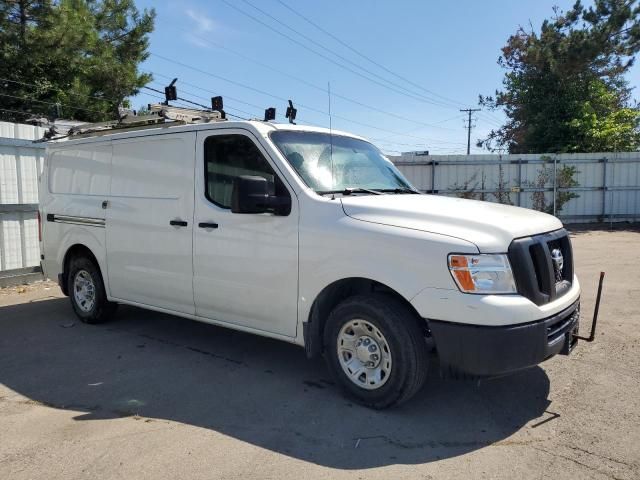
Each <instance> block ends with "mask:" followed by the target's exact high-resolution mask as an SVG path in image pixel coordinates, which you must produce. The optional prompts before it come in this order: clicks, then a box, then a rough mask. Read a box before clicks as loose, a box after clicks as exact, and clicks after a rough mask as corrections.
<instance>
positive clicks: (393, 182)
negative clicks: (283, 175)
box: [271, 130, 418, 194]
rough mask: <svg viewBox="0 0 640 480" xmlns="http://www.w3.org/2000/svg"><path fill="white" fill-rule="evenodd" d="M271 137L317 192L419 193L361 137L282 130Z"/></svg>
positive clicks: (389, 162) (378, 151)
mask: <svg viewBox="0 0 640 480" xmlns="http://www.w3.org/2000/svg"><path fill="white" fill-rule="evenodd" d="M271 140H272V141H273V142H274V143H275V144H276V146H277V147H278V149H279V150H280V152H282V154H283V155H284V156H285V157H286V159H287V160H288V161H289V164H290V165H291V166H292V167H293V169H294V170H295V171H296V172H297V173H298V175H300V177H301V178H302V180H304V182H305V183H306V184H307V185H308V186H310V187H311V188H313V189H314V190H315V191H316V192H317V193H319V194H323V193H343V194H351V193H384V192H393V193H418V192H417V191H416V190H415V188H414V187H412V186H411V184H410V183H409V182H408V181H407V180H406V179H405V178H404V176H403V175H402V173H400V171H399V170H398V169H397V168H396V167H395V165H393V163H391V161H389V160H388V159H387V158H386V157H385V156H384V155H383V154H382V153H381V152H380V150H378V149H377V148H376V147H374V146H373V145H372V144H370V143H368V142H365V141H363V140H359V139H357V138H352V137H345V136H340V135H329V134H328V133H317V132H293V131H286V130H280V131H275V132H272V133H271Z"/></svg>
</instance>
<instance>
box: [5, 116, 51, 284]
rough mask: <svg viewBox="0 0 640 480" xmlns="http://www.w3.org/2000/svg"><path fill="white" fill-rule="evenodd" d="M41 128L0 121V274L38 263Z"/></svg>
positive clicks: (21, 271)
mask: <svg viewBox="0 0 640 480" xmlns="http://www.w3.org/2000/svg"><path fill="white" fill-rule="evenodd" d="M44 130H45V129H43V128H41V127H35V126H32V125H21V124H15V123H7V122H0V275H2V276H5V277H6V276H10V275H20V274H26V273H30V272H32V271H33V270H34V267H38V266H39V265H40V247H39V244H38V221H37V210H38V177H39V175H40V172H41V171H42V160H43V157H44V145H43V144H41V143H40V144H38V143H36V144H34V143H33V140H36V139H39V138H42V135H43V133H44Z"/></svg>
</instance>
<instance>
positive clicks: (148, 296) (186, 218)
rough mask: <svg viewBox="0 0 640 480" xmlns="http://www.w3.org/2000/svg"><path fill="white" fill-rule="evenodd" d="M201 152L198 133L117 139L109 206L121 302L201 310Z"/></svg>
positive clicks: (113, 283)
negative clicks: (196, 288) (196, 287)
mask: <svg viewBox="0 0 640 480" xmlns="http://www.w3.org/2000/svg"><path fill="white" fill-rule="evenodd" d="M194 149H195V133H194V132H185V133H175V134H171V135H161V136H149V137H144V138H133V139H124V140H114V141H113V161H112V181H111V195H110V197H109V205H108V208H107V256H108V259H109V284H110V295H111V297H112V298H113V299H116V300H127V301H130V302H136V303H141V304H145V305H151V306H155V307H160V308H165V309H168V310H172V311H175V312H182V313H187V314H194V313H195V307H194V302H193V278H192V277H193V267H192V232H193V196H194V191H193V189H194V155H195V152H194ZM171 221H180V222H186V225H185V226H180V225H171V224H170V222H171Z"/></svg>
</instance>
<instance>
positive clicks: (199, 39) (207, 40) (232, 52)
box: [168, 25, 454, 131]
mask: <svg viewBox="0 0 640 480" xmlns="http://www.w3.org/2000/svg"><path fill="white" fill-rule="evenodd" d="M168 26H169V28H172V29H175V30H180V31H182V32H187V33H189V34H190V35H191V36H192V37H194V38H195V39H197V40H198V41H202V42H203V43H207V44H209V45H212V46H214V47H216V48H220V49H222V50H225V51H227V52H229V53H231V54H233V55H236V56H238V57H240V58H242V59H244V60H246V61H248V62H251V63H254V64H256V65H259V66H261V67H262V68H265V69H267V70H271V71H272V72H276V73H278V74H280V75H283V76H285V77H288V78H291V79H293V80H295V81H297V82H300V83H302V84H303V85H306V86H308V87H310V88H313V89H315V90H318V91H321V92H323V93H325V92H326V91H325V88H324V87H321V86H319V85H316V84H314V83H312V82H309V81H308V80H305V79H304V78H300V77H298V76H296V75H293V74H291V73H288V72H285V71H283V70H280V69H277V68H274V67H273V66H271V65H269V64H267V63H264V62H261V61H259V60H256V59H254V58H252V57H249V56H247V55H244V54H243V53H240V52H238V51H237V50H234V49H232V48H229V47H227V46H225V45H222V44H221V43H218V42H215V41H213V40H210V39H208V38H204V37H201V36H198V35H195V34H194V33H192V32H191V31H190V30H187V29H185V28H180V27H178V26H175V25H168ZM331 95H332V96H333V97H336V98H339V99H341V100H344V101H346V102H349V103H352V104H354V105H358V106H360V107H363V108H366V109H369V110H371V111H374V112H378V113H383V114H385V115H388V116H391V117H394V118H397V119H399V120H405V121H407V122H410V123H414V124H416V125H422V126H425V127H430V128H437V129H440V130H451V131H453V130H454V129H453V128H449V127H440V126H438V124H439V123H443V122H433V123H425V122H422V121H420V120H415V119H412V118H408V117H404V116H402V115H398V114H396V113H393V112H388V111H385V110H382V109H380V108H377V107H374V106H372V105H368V104H366V103H364V102H361V101H359V100H356V99H354V98H351V97H348V96H346V95H342V94H339V93H336V92H334V91H332V92H331Z"/></svg>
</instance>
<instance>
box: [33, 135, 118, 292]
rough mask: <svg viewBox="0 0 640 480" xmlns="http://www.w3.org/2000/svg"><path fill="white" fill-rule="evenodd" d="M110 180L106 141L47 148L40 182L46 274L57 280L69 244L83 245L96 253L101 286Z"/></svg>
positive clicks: (104, 266) (108, 154) (104, 268)
mask: <svg viewBox="0 0 640 480" xmlns="http://www.w3.org/2000/svg"><path fill="white" fill-rule="evenodd" d="M110 179H111V145H110V143H106V142H105V143H98V144H96V143H91V144H84V145H82V144H81V145H74V146H71V147H68V148H64V147H57V148H52V149H50V150H49V151H48V155H47V158H46V160H45V168H44V174H43V176H42V179H41V184H40V213H41V216H42V235H43V247H42V250H43V251H42V253H43V254H44V261H43V268H44V271H45V274H46V275H47V277H48V278H51V279H52V280H57V276H58V274H59V273H62V270H63V261H64V256H65V254H66V253H67V251H68V250H69V248H70V247H71V246H73V245H75V244H82V245H85V246H86V247H88V248H89V249H90V250H91V251H92V252H93V254H94V255H95V257H96V259H97V260H98V264H99V267H100V269H101V271H102V274H103V277H104V278H105V284H106V257H105V253H106V249H105V228H104V220H105V211H104V210H103V208H102V202H103V200H105V199H106V198H107V195H108V194H109V185H110V181H111V180H110ZM105 286H106V287H107V291H108V285H105Z"/></svg>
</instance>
